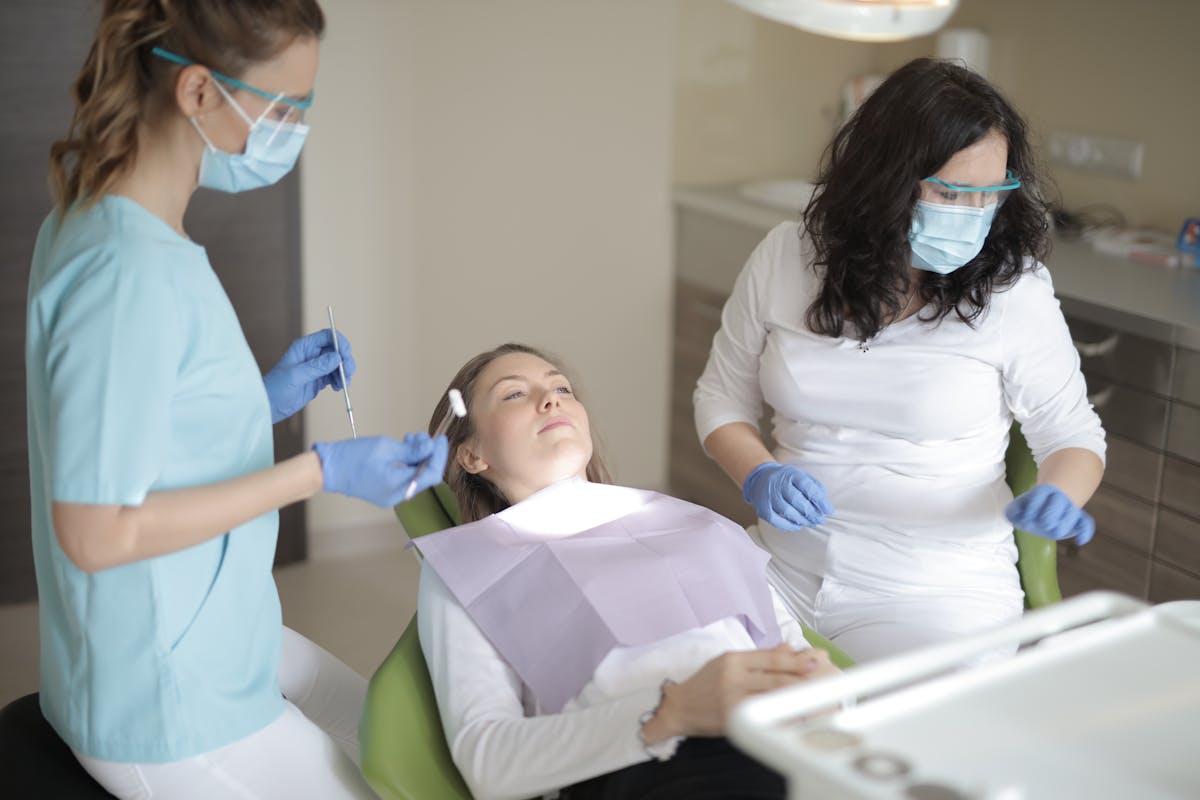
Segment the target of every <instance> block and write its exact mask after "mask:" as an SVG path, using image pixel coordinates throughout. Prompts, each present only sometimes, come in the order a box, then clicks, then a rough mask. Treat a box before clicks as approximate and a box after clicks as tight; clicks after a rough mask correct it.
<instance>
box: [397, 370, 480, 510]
mask: <svg viewBox="0 0 1200 800" xmlns="http://www.w3.org/2000/svg"><path fill="white" fill-rule="evenodd" d="M446 396H447V397H448V398H449V400H450V405H448V406H447V407H446V413H445V414H443V415H442V421H441V422H439V423H438V426H437V427H436V428H434V429H433V436H432V438H434V439H436V438H437V437H439V436H444V435H445V434H446V431H447V430H448V429H449V428H450V418H451V416H455V417H458V418H459V419H462V418H463V417H465V416H466V415H467V404H466V403H464V402H463V398H462V392H460V391H459V390H458V389H451V390H450V391H449V392H447V393H446ZM428 463H429V459H425V460H424V461H422V462H421V464H420V465H419V466H418V467H417V471H416V472H414V473H413V477H412V480H411V481H409V484H408V489H406V490H405V492H404V499H405V500H410V499H412V496H413V493H414V492H415V491H416V490H417V478H419V477H420V476H421V472H422V470H424V469H425V465H426V464H428Z"/></svg>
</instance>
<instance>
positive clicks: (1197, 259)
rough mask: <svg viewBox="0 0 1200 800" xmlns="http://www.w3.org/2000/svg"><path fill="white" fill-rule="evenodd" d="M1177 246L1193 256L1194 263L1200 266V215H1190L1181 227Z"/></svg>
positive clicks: (1176, 242)
mask: <svg viewBox="0 0 1200 800" xmlns="http://www.w3.org/2000/svg"><path fill="white" fill-rule="evenodd" d="M1175 247H1177V248H1178V249H1179V250H1181V251H1182V252H1184V253H1189V254H1191V256H1192V263H1193V264H1194V265H1195V266H1197V267H1200V217H1188V218H1187V219H1185V220H1184V221H1183V227H1182V228H1180V229H1179V238H1178V239H1177V240H1176V241H1175Z"/></svg>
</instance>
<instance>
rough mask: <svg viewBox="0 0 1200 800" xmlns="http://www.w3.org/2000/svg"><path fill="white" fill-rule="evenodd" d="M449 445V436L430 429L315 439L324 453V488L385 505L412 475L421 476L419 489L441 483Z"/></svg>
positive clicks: (393, 502)
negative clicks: (397, 435) (399, 434)
mask: <svg viewBox="0 0 1200 800" xmlns="http://www.w3.org/2000/svg"><path fill="white" fill-rule="evenodd" d="M448 449H449V445H448V444H447V442H446V437H445V436H439V437H437V438H436V439H431V438H430V437H429V434H426V433H410V434H408V435H407V436H405V437H404V441H400V440H398V439H393V438H391V437H390V436H371V437H367V438H363V439H345V440H343V441H340V442H318V443H317V444H314V445H313V450H316V451H317V457H318V458H320V459H321V470H322V473H323V479H322V480H323V484H324V487H325V491H327V492H337V493H339V494H348V495H350V496H351V497H359V498H362V499H363V500H368V501H370V502H372V503H374V504H375V505H377V506H383V507H384V508H390V507H392V506H394V505H396V504H397V503H399V502H400V501H401V500H403V499H404V492H405V490H407V489H408V484H409V482H410V481H412V479H413V476H417V489H416V491H418V492H419V491H422V490H424V489H428V488H429V487H430V486H433V485H435V484H438V483H441V481H442V475H443V473H445V471H446V452H447V450H448ZM426 461H428V463H425V462H426ZM418 471H420V475H417V473H418Z"/></svg>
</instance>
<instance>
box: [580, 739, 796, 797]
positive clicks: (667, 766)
mask: <svg viewBox="0 0 1200 800" xmlns="http://www.w3.org/2000/svg"><path fill="white" fill-rule="evenodd" d="M786 796H787V786H786V783H785V781H784V779H783V777H782V776H781V775H780V774H779V773H777V772H774V771H773V770H771V769H770V768H769V767H766V766H763V765H762V764H760V763H758V762H757V761H755V760H754V759H752V758H750V757H749V756H747V755H745V754H744V753H742V752H741V751H740V750H738V749H736V748H735V747H734V746H733V745H731V744H730V743H729V741H728V740H727V739H685V740H684V741H683V742H682V743H681V744H680V745H679V749H678V750H676V751H675V755H674V757H672V758H670V759H669V760H667V761H646V762H643V763H641V764H634V765H633V766H632V767H626V768H625V769H621V770H617V771H616V772H610V773H608V774H607V775H600V776H599V777H596V778H592V779H591V780H587V781H584V782H583V783H577V784H575V785H574V786H570V787H568V788H566V789H564V790H563V792H562V797H563V798H564V800H679V798H686V800H783V798H784V797H786Z"/></svg>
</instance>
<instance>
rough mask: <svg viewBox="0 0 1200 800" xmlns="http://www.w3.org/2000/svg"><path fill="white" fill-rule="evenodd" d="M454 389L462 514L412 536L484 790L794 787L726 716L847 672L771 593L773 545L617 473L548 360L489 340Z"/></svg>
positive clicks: (433, 639)
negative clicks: (740, 706) (748, 751)
mask: <svg viewBox="0 0 1200 800" xmlns="http://www.w3.org/2000/svg"><path fill="white" fill-rule="evenodd" d="M450 388H456V389H458V390H459V391H461V392H462V395H463V398H464V400H465V402H466V404H467V409H468V414H467V416H466V417H465V418H464V419H455V420H454V421H453V423H452V424H451V426H450V429H449V432H448V436H449V439H450V460H449V461H450V463H449V467H448V469H447V483H448V484H449V485H450V487H451V488H452V489H453V491H454V493H455V495H456V497H457V499H458V502H459V506H460V508H461V510H462V515H463V520H464V524H463V525H460V526H458V527H456V528H452V529H450V530H447V531H443V532H440V533H435V534H430V535H428V536H424V537H422V538H421V539H420V540H419V542H418V543H417V546H418V548H419V549H420V551H421V553H422V554H423V556H424V557H425V561H424V566H423V568H422V570H421V583H420V594H419V599H418V612H417V613H418V625H419V632H420V639H421V647H422V650H423V651H424V654H425V660H426V662H427V664H428V666H429V673H430V676H431V678H432V680H433V686H434V693H435V695H436V697H437V704H438V709H439V712H440V714H441V718H442V726H443V729H444V731H445V734H446V741H447V744H448V745H449V748H450V752H451V755H452V757H453V759H454V763H455V765H456V766H457V767H458V769H459V771H460V772H461V773H462V776H463V778H464V779H465V780H466V782H467V784H468V786H469V787H470V789H471V791H472V793H473V794H474V795H475V796H476V797H478V798H522V797H530V796H537V795H545V794H549V795H553V794H554V793H555V792H556V791H557V792H560V796H561V797H564V798H571V799H572V800H576V799H578V798H618V797H619V798H636V797H641V796H644V795H647V794H649V793H651V792H653V791H657V792H661V793H662V794H660V795H657V796H671V797H676V796H678V797H686V796H691V795H692V794H694V793H695V792H696V791H697V789H698V788H699V787H703V788H704V790H705V794H704V796H705V797H712V798H717V797H730V798H733V797H737V798H783V797H784V795H785V787H784V781H783V779H782V778H781V777H780V776H779V775H777V774H775V773H773V772H771V771H770V770H768V769H767V768H766V767H763V766H761V765H759V764H758V763H756V762H754V761H752V760H751V759H749V758H748V757H746V756H744V755H742V754H741V753H740V752H738V751H736V750H734V749H733V748H732V746H731V745H729V744H728V742H727V741H726V740H725V739H724V738H723V737H724V733H725V726H726V721H727V716H728V713H729V711H730V710H731V709H732V707H733V706H734V704H736V703H737V702H738V701H739V700H741V699H743V698H745V697H747V696H749V695H752V694H756V693H759V692H763V691H767V690H770V689H774V688H778V687H781V686H787V685H790V684H793V683H796V682H799V681H803V680H808V679H811V678H814V677H819V676H823V675H828V674H831V673H833V672H836V668H835V667H834V666H833V665H832V664H830V662H829V659H828V655H827V654H826V653H825V651H823V650H818V649H814V648H810V647H809V645H808V643H807V642H806V641H805V639H804V636H803V634H802V633H801V630H800V627H799V625H798V624H797V623H796V622H795V621H794V620H793V619H792V617H791V616H790V615H789V614H788V612H787V611H786V610H785V609H784V607H783V605H782V603H781V602H780V600H779V598H778V597H776V596H775V593H774V590H773V589H771V588H770V587H769V585H768V583H767V577H766V566H767V560H768V556H767V554H766V553H765V552H763V551H762V550H760V549H758V548H757V547H756V546H755V545H754V544H753V543H752V542H751V541H750V539H749V538H748V537H747V536H746V534H745V532H744V531H743V530H742V529H741V528H740V527H739V526H738V525H737V524H735V523H733V522H731V521H730V520H727V519H725V518H724V517H721V516H719V515H718V514H715V513H713V512H711V511H709V510H707V509H705V508H701V507H699V506H695V505H692V504H690V503H685V502H683V501H681V500H676V499H674V498H670V497H667V496H665V495H661V494H657V493H654V492H648V491H640V490H636V489H629V488H624V487H619V486H613V485H610V484H609V483H608V476H607V471H606V470H605V468H604V465H603V463H602V461H601V459H600V458H599V456H598V455H597V454H596V453H595V452H594V446H593V439H592V435H591V430H590V426H589V423H588V416H587V412H586V410H585V409H584V407H583V405H582V404H581V403H580V401H579V399H578V398H577V397H575V395H574V393H573V391H572V388H571V384H570V381H569V380H568V378H567V376H566V375H564V374H563V372H562V370H561V368H560V367H558V366H557V365H555V364H554V363H553V362H552V361H551V360H550V359H548V358H546V357H545V356H543V355H542V354H541V353H539V352H537V351H535V350H532V349H531V348H527V347H524V346H522V345H504V346H502V347H500V348H497V349H496V350H493V351H490V352H487V353H483V354H481V355H479V356H477V357H475V358H474V359H472V360H471V361H469V362H468V363H467V364H466V365H464V366H463V368H462V369H461V370H459V373H458V375H456V376H455V378H454V380H453V382H452V383H451V387H450ZM447 402H448V401H447V400H446V399H443V401H442V404H441V405H440V406H439V408H438V409H436V410H435V412H434V415H433V420H434V424H435V423H436V421H437V420H439V419H441V418H442V416H443V414H444V410H445V405H446V403H447ZM689 787H690V788H689Z"/></svg>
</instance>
